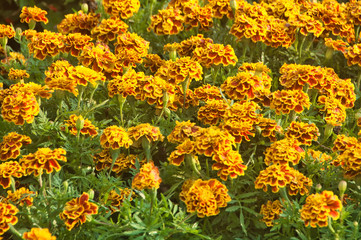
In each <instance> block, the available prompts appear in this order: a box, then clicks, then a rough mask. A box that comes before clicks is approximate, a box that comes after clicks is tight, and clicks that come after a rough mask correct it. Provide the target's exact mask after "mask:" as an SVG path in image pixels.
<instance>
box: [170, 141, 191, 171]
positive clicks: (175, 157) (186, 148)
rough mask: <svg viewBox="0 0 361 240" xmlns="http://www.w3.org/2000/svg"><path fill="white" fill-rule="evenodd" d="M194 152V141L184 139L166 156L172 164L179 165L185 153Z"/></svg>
mask: <svg viewBox="0 0 361 240" xmlns="http://www.w3.org/2000/svg"><path fill="white" fill-rule="evenodd" d="M195 153H196V151H195V144H194V141H191V140H189V139H186V140H184V141H183V142H182V143H181V144H179V145H178V146H177V147H176V150H174V151H173V152H171V154H170V156H169V157H168V161H169V163H170V164H172V165H175V166H180V165H181V164H182V162H183V161H184V158H185V156H186V155H187V154H189V155H194V154H195ZM193 157H196V156H193Z"/></svg>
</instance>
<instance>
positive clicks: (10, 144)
mask: <svg viewBox="0 0 361 240" xmlns="http://www.w3.org/2000/svg"><path fill="white" fill-rule="evenodd" d="M30 143H31V139H30V137H28V136H26V135H22V134H18V133H16V132H10V133H8V134H7V135H6V136H3V141H2V142H1V143H0V160H1V161H6V160H9V159H16V158H17V157H18V156H19V155H20V148H21V147H22V146H23V145H27V144H30Z"/></svg>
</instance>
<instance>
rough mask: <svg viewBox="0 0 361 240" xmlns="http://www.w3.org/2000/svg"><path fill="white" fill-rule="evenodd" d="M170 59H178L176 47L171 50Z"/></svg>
mask: <svg viewBox="0 0 361 240" xmlns="http://www.w3.org/2000/svg"><path fill="white" fill-rule="evenodd" d="M169 59H171V60H173V61H175V60H176V59H177V51H176V50H175V49H172V50H171V51H170V52H169Z"/></svg>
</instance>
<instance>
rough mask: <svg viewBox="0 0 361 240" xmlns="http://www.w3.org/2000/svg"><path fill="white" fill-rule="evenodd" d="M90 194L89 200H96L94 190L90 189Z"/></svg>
mask: <svg viewBox="0 0 361 240" xmlns="http://www.w3.org/2000/svg"><path fill="white" fill-rule="evenodd" d="M88 194H89V199H91V200H93V198H94V190H93V189H90V190H89V192H88Z"/></svg>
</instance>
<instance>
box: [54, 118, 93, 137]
mask: <svg viewBox="0 0 361 240" xmlns="http://www.w3.org/2000/svg"><path fill="white" fill-rule="evenodd" d="M78 119H80V120H83V121H84V122H83V124H84V125H83V127H82V128H81V129H80V133H81V134H82V135H87V134H88V135H89V136H91V137H95V136H96V135H98V132H97V129H98V128H97V127H95V126H94V125H93V124H92V123H91V122H90V121H89V120H88V119H83V117H82V116H77V115H75V114H72V115H70V117H69V120H65V126H66V127H67V128H68V130H69V132H70V133H71V134H72V135H74V136H76V135H77V134H78V130H79V129H77V121H78ZM65 126H64V127H61V130H63V131H64V130H65Z"/></svg>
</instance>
